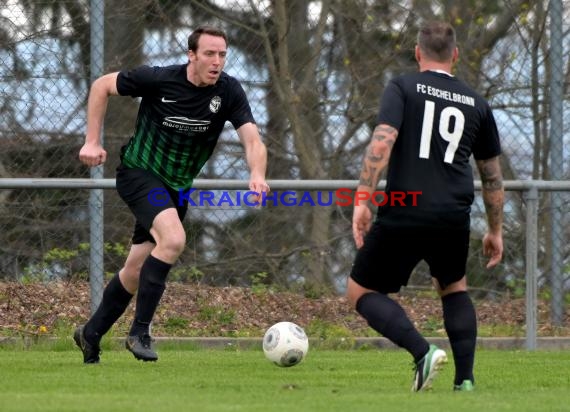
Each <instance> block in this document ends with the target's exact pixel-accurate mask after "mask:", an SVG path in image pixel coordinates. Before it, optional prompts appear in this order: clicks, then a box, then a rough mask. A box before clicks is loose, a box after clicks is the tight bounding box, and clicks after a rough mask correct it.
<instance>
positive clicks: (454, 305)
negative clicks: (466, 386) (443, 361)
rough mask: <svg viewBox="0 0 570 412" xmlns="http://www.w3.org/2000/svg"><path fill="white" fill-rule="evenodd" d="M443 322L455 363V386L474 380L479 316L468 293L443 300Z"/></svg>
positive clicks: (453, 294) (461, 293) (447, 296)
mask: <svg viewBox="0 0 570 412" xmlns="http://www.w3.org/2000/svg"><path fill="white" fill-rule="evenodd" d="M441 302H442V305H443V321H444V325H445V330H446V332H447V336H448V337H449V344H450V345H451V350H452V352H453V360H454V361H455V384H456V385H460V384H461V383H462V382H463V381H464V380H466V379H468V380H470V381H472V382H473V383H475V379H474V378H473V364H474V361H475V345H476V344H477V316H476V314H475V307H474V306H473V302H472V301H471V298H470V297H469V294H468V293H467V292H456V293H452V294H450V295H446V296H444V297H443V298H442V299H441Z"/></svg>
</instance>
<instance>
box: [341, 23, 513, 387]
mask: <svg viewBox="0 0 570 412" xmlns="http://www.w3.org/2000/svg"><path fill="white" fill-rule="evenodd" d="M457 56H458V49H457V47H456V42H455V31H454V29H453V28H452V26H451V25H449V24H447V23H443V22H430V23H428V24H426V25H424V26H423V27H422V28H421V30H420V31H419V34H418V41H417V45H416V49H415V57H416V60H417V62H418V64H419V72H417V73H413V74H407V75H403V76H399V77H396V78H394V79H393V80H391V81H390V82H389V84H388V85H387V86H386V89H385V91H384V94H383V96H382V100H381V105H380V112H379V115H378V122H377V126H376V128H375V129H374V131H373V134H372V139H371V142H370V144H369V145H368V147H367V149H366V153H365V156H364V160H363V165H362V171H361V174H360V183H359V186H358V191H359V192H363V193H364V194H368V195H369V196H370V195H371V194H372V193H373V192H374V190H375V189H376V187H377V185H378V181H379V178H380V173H381V172H382V170H383V169H384V168H386V167H388V170H387V182H386V194H387V196H388V198H390V196H391V195H394V194H401V193H402V192H403V193H408V192H421V194H419V195H416V196H415V199H416V200H417V201H416V202H414V203H413V204H412V202H408V203H407V204H406V203H404V202H400V201H398V202H386V205H385V206H381V207H379V208H378V213H377V219H376V220H375V221H374V222H373V223H372V213H371V210H370V208H369V204H365V203H364V202H361V204H360V205H355V207H354V214H353V220H352V229H353V236H354V240H355V243H356V246H357V248H358V251H357V255H356V258H355V261H354V265H353V268H352V271H351V273H350V277H349V279H348V285H347V297H348V299H349V301H350V303H351V304H352V305H353V306H354V307H355V309H356V310H357V311H358V313H359V314H360V315H361V316H362V317H363V318H364V319H366V321H367V322H368V324H369V325H370V326H371V327H372V328H373V329H374V330H376V331H377V332H379V333H380V334H382V335H384V336H385V337H386V338H388V339H389V340H391V341H392V342H394V343H395V344H396V345H398V346H400V347H403V348H404V349H406V350H407V351H408V352H409V353H410V354H411V355H412V356H413V358H414V362H415V364H416V371H415V375H414V383H413V386H412V390H413V391H421V390H424V389H427V388H430V387H431V382H432V380H433V378H434V377H435V375H436V373H437V371H438V370H439V369H440V368H441V366H442V364H444V363H445V362H447V355H446V353H445V352H444V351H443V350H441V349H439V348H438V347H436V346H435V345H430V344H429V343H428V342H427V340H426V339H425V338H424V337H423V336H422V335H421V334H420V333H419V332H418V331H417V329H416V328H415V327H414V325H413V324H412V322H411V321H410V319H409V318H408V316H407V314H406V313H405V311H404V309H403V308H402V307H401V306H400V305H399V304H398V303H397V302H396V301H395V300H393V299H392V298H390V297H389V296H388V294H389V293H397V292H398V291H399V290H400V288H401V287H402V286H405V285H406V284H407V282H408V280H409V277H410V274H411V271H412V270H413V268H414V267H415V266H416V264H417V263H418V262H419V261H420V260H425V261H426V262H427V264H428V265H429V268H430V273H431V276H432V281H433V284H434V286H435V288H436V289H437V291H438V293H439V295H440V296H441V302H442V306H443V320H444V326H445V330H446V332H447V335H448V338H449V342H450V346H451V350H452V352H453V358H454V361H455V378H454V389H455V390H463V391H468V390H472V389H473V387H474V386H473V385H474V383H475V379H474V376H473V363H474V357H475V344H476V338H477V320H476V313H475V308H474V306H473V303H472V301H471V299H470V297H469V295H468V293H467V281H466V277H465V270H466V261H467V253H468V248H469V229H470V220H469V214H470V208H471V204H472V202H473V198H474V185H473V175H472V167H471V165H470V163H469V158H470V156H471V154H473V157H474V158H475V162H476V165H477V168H478V170H479V173H480V177H481V182H482V196H483V201H484V204H485V208H486V213H487V221H488V232H487V234H486V235H485V237H484V238H483V250H484V253H485V254H486V255H488V256H490V259H489V261H488V264H487V267H488V268H490V267H493V266H495V265H497V264H498V263H499V262H500V261H501V258H502V253H503V240H502V228H501V227H502V219H503V202H504V191H503V184H502V173H501V168H500V164H499V155H500V152H501V148H500V142H499V136H498V132H497V127H496V124H495V120H494V117H493V114H492V112H491V109H490V107H489V105H488V103H487V102H486V101H485V100H484V99H483V98H482V97H481V96H479V95H478V94H477V93H476V92H475V91H474V90H472V89H471V88H470V87H469V86H467V85H466V84H465V83H463V82H462V81H460V80H459V79H457V78H455V77H454V76H453V75H452V74H451V70H452V67H453V64H454V62H455V61H456V60H457ZM363 197H364V196H363V195H360V198H363ZM383 203H384V202H383ZM391 204H393V205H391Z"/></svg>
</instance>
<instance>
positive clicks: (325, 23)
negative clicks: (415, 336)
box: [0, 0, 570, 325]
mask: <svg viewBox="0 0 570 412" xmlns="http://www.w3.org/2000/svg"><path fill="white" fill-rule="evenodd" d="M411 3H412V2H397V1H389V0H384V1H341V0H338V1H335V0H323V1H308V0H292V1H280V0H273V1H237V0H236V1H200V0H192V1H184V2H182V1H176V0H144V1H140V0H121V1H119V0H105V1H103V0H92V1H90V2H88V1H86V0H73V1H71V0H53V1H41V0H0V20H1V22H2V24H0V84H1V88H0V145H1V147H2V150H1V151H0V179H2V180H3V181H4V182H6V181H7V180H6V179H10V178H29V179H32V180H33V179H40V178H89V177H92V178H107V179H111V178H114V171H115V170H114V169H115V167H116V166H117V164H118V160H119V151H120V148H121V146H122V145H123V144H125V143H126V142H127V140H128V139H129V137H130V135H131V133H132V128H133V126H134V121H135V116H136V111H137V104H138V102H137V100H134V99H130V98H126V97H117V98H112V99H111V101H110V103H109V107H108V112H107V117H106V122H105V130H104V145H105V148H106V150H107V151H108V161H107V163H106V164H105V167H104V170H103V168H97V169H93V170H89V169H88V168H86V167H84V166H83V165H81V164H80V162H79V160H78V152H79V149H80V147H81V146H82V144H83V141H84V132H85V118H86V113H85V110H86V99H87V95H88V88H89V85H90V83H91V82H92V81H93V80H94V78H96V77H98V76H99V75H101V74H103V73H106V72H110V71H115V70H120V69H123V68H131V67H135V66H137V65H139V64H149V65H166V64H174V63H184V62H186V61H187V57H186V47H185V45H186V41H187V37H188V35H189V34H190V32H191V31H192V29H193V28H195V27H196V26H197V25H198V24H204V23H209V24H214V25H217V26H221V27H223V28H224V29H225V30H226V31H227V33H228V35H229V39H230V41H229V53H228V58H227V63H226V67H225V70H226V71H227V72H228V73H229V74H230V75H233V76H235V77H236V78H238V79H239V80H240V81H241V82H242V84H243V85H244V88H245V89H246V93H247V94H248V96H249V99H250V103H251V105H252V109H253V111H254V116H255V117H256V120H257V122H258V125H259V127H260V130H261V132H262V135H263V137H264V140H265V142H266V144H267V147H268V151H269V165H268V178H269V179H270V180H272V181H277V180H279V181H290V184H289V189H287V187H288V186H287V184H284V185H283V186H279V187H281V188H280V189H279V190H278V191H274V195H275V196H277V199H278V201H277V202H271V201H269V202H268V205H267V206H266V207H262V208H255V207H250V206H248V205H247V204H245V202H242V203H241V204H240V205H237V198H238V197H239V196H240V193H241V195H243V194H244V190H245V187H243V188H241V189H238V188H235V187H234V188H233V190H228V191H225V190H224V188H221V187H217V188H212V187H209V186H207V185H205V186H204V187H203V188H202V189H200V190H199V191H196V192H195V193H193V196H194V197H192V199H193V201H194V203H195V204H196V206H194V205H191V207H190V210H189V213H188V216H187V218H186V222H185V227H186V230H187V240H188V242H187V244H188V247H187V248H186V250H185V252H184V253H183V255H182V256H181V258H180V262H179V263H178V264H177V265H176V267H175V268H174V269H173V271H172V273H171V275H170V276H171V279H172V280H178V281H192V282H202V283H206V284H210V285H241V286H251V285H254V284H260V283H262V284H266V285H274V286H276V287H277V286H278V287H282V288H286V289H289V290H296V291H302V292H303V293H306V294H319V293H323V292H325V291H329V292H330V291H333V292H335V293H341V292H342V289H343V287H344V281H345V279H346V276H347V274H348V272H349V270H350V266H351V264H352V259H353V257H354V253H355V248H354V245H353V242H352V238H351V231H350V221H351V212H352V210H351V208H350V207H348V206H347V207H342V206H339V205H337V204H334V203H333V204H331V205H322V206H321V205H318V202H319V197H318V196H322V198H321V199H320V201H321V202H322V203H323V204H325V203H327V202H328V199H329V197H328V196H329V194H330V192H331V191H333V192H334V190H332V189H330V188H329V189H326V190H320V191H315V187H313V188H309V189H306V190H305V189H303V190H299V189H297V190H296V191H295V192H294V193H289V194H288V195H287V196H289V197H288V198H287V199H288V200H286V201H285V203H286V202H289V205H287V204H284V202H283V201H282V199H281V197H280V196H285V195H283V193H284V192H286V191H288V190H289V191H291V190H292V189H291V188H292V187H296V186H295V185H297V184H298V182H302V181H306V180H314V181H337V180H340V179H343V180H346V179H348V180H352V179H357V178H358V173H359V169H360V164H361V158H362V154H363V151H364V147H365V145H366V144H367V141H368V139H369V136H370V131H371V128H372V127H373V126H374V122H375V117H376V114H377V111H378V101H379V97H380V95H381V92H382V90H383V87H384V85H385V84H386V82H387V80H388V79H389V78H390V77H391V76H392V75H395V74H398V73H400V72H403V71H413V70H416V65H415V62H414V60H413V48H414V44H415V35H416V33H417V26H418V24H419V23H420V22H421V21H423V20H425V19H430V18H433V17H439V18H445V19H447V20H449V21H451V22H452V23H453V24H454V25H455V27H456V29H457V35H458V42H459V47H460V61H459V62H458V65H457V67H456V70H457V72H456V74H457V76H459V77H460V78H462V79H464V80H466V81H467V82H469V83H470V84H472V85H473V86H474V87H475V88H476V89H477V90H478V91H479V92H480V93H481V94H482V95H484V96H485V97H486V98H488V100H489V101H490V103H491V105H492V107H493V109H494V110H495V114H496V118H497V122H498V126H499V131H500V134H501V138H502V141H503V147H504V156H503V168H504V174H505V179H507V180H511V181H519V180H557V181H564V180H568V179H569V170H568V162H567V159H568V158H569V157H570V153H569V147H570V145H569V144H570V138H569V137H568V136H569V133H568V131H569V124H570V104H569V102H570V99H569V97H570V95H569V86H570V80H569V79H570V64H569V63H568V62H569V61H570V59H569V50H570V35H568V32H569V30H568V29H569V25H568V21H570V3H569V2H566V1H564V2H562V1H551V2H546V1H540V0H539V1H536V2H528V1H520V0H512V1H509V2H498V1H496V2H495V1H491V2H489V1H475V2H474V1H471V0H469V1H467V0H463V1H461V0H460V1H456V2H453V5H449V4H448V3H449V2H444V1H417V2H413V3H414V8H412V7H411ZM199 177H200V178H201V179H205V181H206V180H207V181H213V179H220V178H222V179H228V180H244V179H247V177H248V175H247V167H246V164H245V161H244V153H243V150H242V148H241V145H240V143H239V139H238V138H237V135H236V133H235V131H233V129H231V128H230V127H228V129H227V130H225V131H224V133H223V134H222V137H221V139H220V143H219V144H218V147H217V149H216V152H215V153H214V156H213V157H212V159H211V160H210V161H209V162H208V163H207V165H206V166H205V168H204V170H203V171H202V173H201V175H200V176H199ZM39 186H40V185H35V184H31V185H30V187H27V188H14V187H11V188H4V189H1V188H0V233H1V238H2V241H1V242H0V278H3V279H9V280H14V279H15V280H20V281H23V280H42V281H49V280H53V279H60V278H69V277H78V278H85V279H87V277H88V275H89V272H90V271H93V270H94V269H95V270H98V271H101V272H104V273H106V274H107V275H110V274H112V273H113V272H116V271H117V270H119V269H120V267H121V265H122V263H123V260H124V258H125V256H126V254H127V251H128V245H129V241H130V235H131V230H132V226H133V223H134V221H133V218H132V216H131V214H130V212H129V211H128V209H127V208H126V207H125V206H124V205H123V203H122V202H121V201H120V199H119V198H118V196H117V195H116V193H115V192H114V190H104V189H98V190H88V189H77V188H76V189H66V188H62V187H59V188H52V189H45V188H41V187H39ZM5 187H8V186H5ZM297 187H298V186H297ZM274 189H275V188H274ZM352 189H353V188H352ZM240 190H242V191H241V192H240ZM204 192H210V195H207V196H210V197H209V199H210V202H207V201H204V199H201V198H200V196H201V195H203V193H204ZM224 193H225V194H224ZM224 196H227V197H226V198H225V199H226V201H225V202H224V201H222V200H223V199H224ZM303 196H307V197H308V198H310V199H311V201H312V203H313V204H316V205H315V206H313V204H312V203H311V202H309V201H308V198H306V199H305V202H301V199H303ZM330 196H333V197H334V196H335V194H334V193H333V194H330ZM293 197H296V200H295V204H294V205H291V202H292V200H291V199H292V198H293ZM569 199H570V193H569V192H568V191H559V192H552V193H551V192H547V191H541V192H540V193H539V198H538V205H539V206H538V215H537V219H538V228H539V230H538V244H539V247H538V258H537V276H538V284H539V292H540V293H541V296H543V297H545V298H548V299H550V300H551V302H552V307H553V310H552V316H553V320H554V323H556V324H558V325H560V324H561V322H562V319H563V314H564V313H565V312H566V311H567V310H568V309H567V308H568V292H569V291H570V248H569V246H568V245H569V244H570V224H569V223H570V218H569V213H568V212H569V211H570V202H569ZM242 200H243V199H242ZM336 200H338V198H336ZM299 203H300V204H299ZM90 205H91V209H90ZM505 212H506V221H505V256H504V261H503V263H502V265H501V266H500V267H499V268H497V269H495V270H493V271H485V270H484V269H483V267H484V264H483V261H482V259H483V258H482V253H481V242H480V240H481V238H482V236H483V234H484V231H485V228H486V225H485V219H484V211H483V208H482V205H481V203H480V198H478V200H477V201H476V203H475V204H474V206H473V218H472V229H473V231H472V238H473V241H472V246H471V253H470V257H469V265H468V273H469V276H470V284H471V285H472V290H473V291H474V293H476V294H478V295H479V296H480V297H482V298H485V299H495V298H497V297H498V296H505V295H507V296H513V295H514V296H523V295H524V294H525V285H526V280H525V269H526V265H527V263H526V262H527V260H526V256H525V240H526V227H525V225H526V223H525V222H526V221H525V213H526V205H525V199H524V198H523V193H522V192H520V191H509V192H508V193H507V204H506V208H505ZM94 216H95V217H98V218H99V219H100V220H99V221H97V220H95V221H94V220H93V219H94ZM94 242H99V243H100V244H101V245H102V248H103V250H104V253H103V254H102V255H93V249H92V248H91V245H92V244H93V243H94ZM90 265H91V266H90ZM94 265H95V266H96V267H95V268H93V266H94ZM91 281H92V286H94V287H97V288H99V289H98V290H100V287H101V283H102V281H100V282H99V284H94V283H93V282H94V281H96V280H94V279H91ZM429 285H430V279H429V276H428V275H427V272H426V268H425V267H423V266H422V265H420V266H419V267H418V268H417V269H416V271H415V273H414V275H413V276H412V279H411V285H410V286H411V287H412V288H414V287H417V288H424V287H429Z"/></svg>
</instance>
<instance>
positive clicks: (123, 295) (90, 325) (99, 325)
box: [83, 273, 133, 345]
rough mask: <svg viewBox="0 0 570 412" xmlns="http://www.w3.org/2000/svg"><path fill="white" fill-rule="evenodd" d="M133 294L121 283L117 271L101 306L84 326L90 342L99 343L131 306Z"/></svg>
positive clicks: (105, 292)
mask: <svg viewBox="0 0 570 412" xmlns="http://www.w3.org/2000/svg"><path fill="white" fill-rule="evenodd" d="M132 297H133V295H131V294H130V293H129V292H128V291H127V290H126V289H125V288H124V287H123V284H122V283H121V280H120V279H119V274H118V273H117V274H116V275H115V276H113V278H112V279H111V280H110V281H109V283H108V284H107V286H106V287H105V290H104V291H103V298H102V299H101V303H100V304H99V307H98V308H97V310H96V311H95V313H94V314H93V316H91V318H90V319H89V321H88V322H87V323H86V324H85V327H84V328H83V334H84V336H85V339H86V340H87V342H89V343H90V344H92V345H93V344H99V342H100V341H101V338H102V337H103V335H104V334H105V333H107V332H108V331H109V329H111V326H113V324H114V323H115V322H116V321H117V319H119V318H120V317H121V315H122V314H123V313H124V312H125V310H126V309H127V306H129V302H130V301H131V298H132Z"/></svg>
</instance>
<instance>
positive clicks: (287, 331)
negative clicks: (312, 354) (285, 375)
mask: <svg viewBox="0 0 570 412" xmlns="http://www.w3.org/2000/svg"><path fill="white" fill-rule="evenodd" d="M308 351H309V339H308V338H307V335H306V334H305V331H304V330H303V328H301V327H300V326H299V325H296V324H294V323H293V322H279V323H276V324H275V325H273V326H271V327H270V328H269V329H267V331H266V332H265V335H264V336H263V353H265V357H266V358H267V359H269V360H270V361H271V362H273V363H274V364H276V365H277V366H283V367H289V366H294V365H297V364H298V363H300V362H301V361H302V360H303V358H304V357H305V356H307V352H308Z"/></svg>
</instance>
